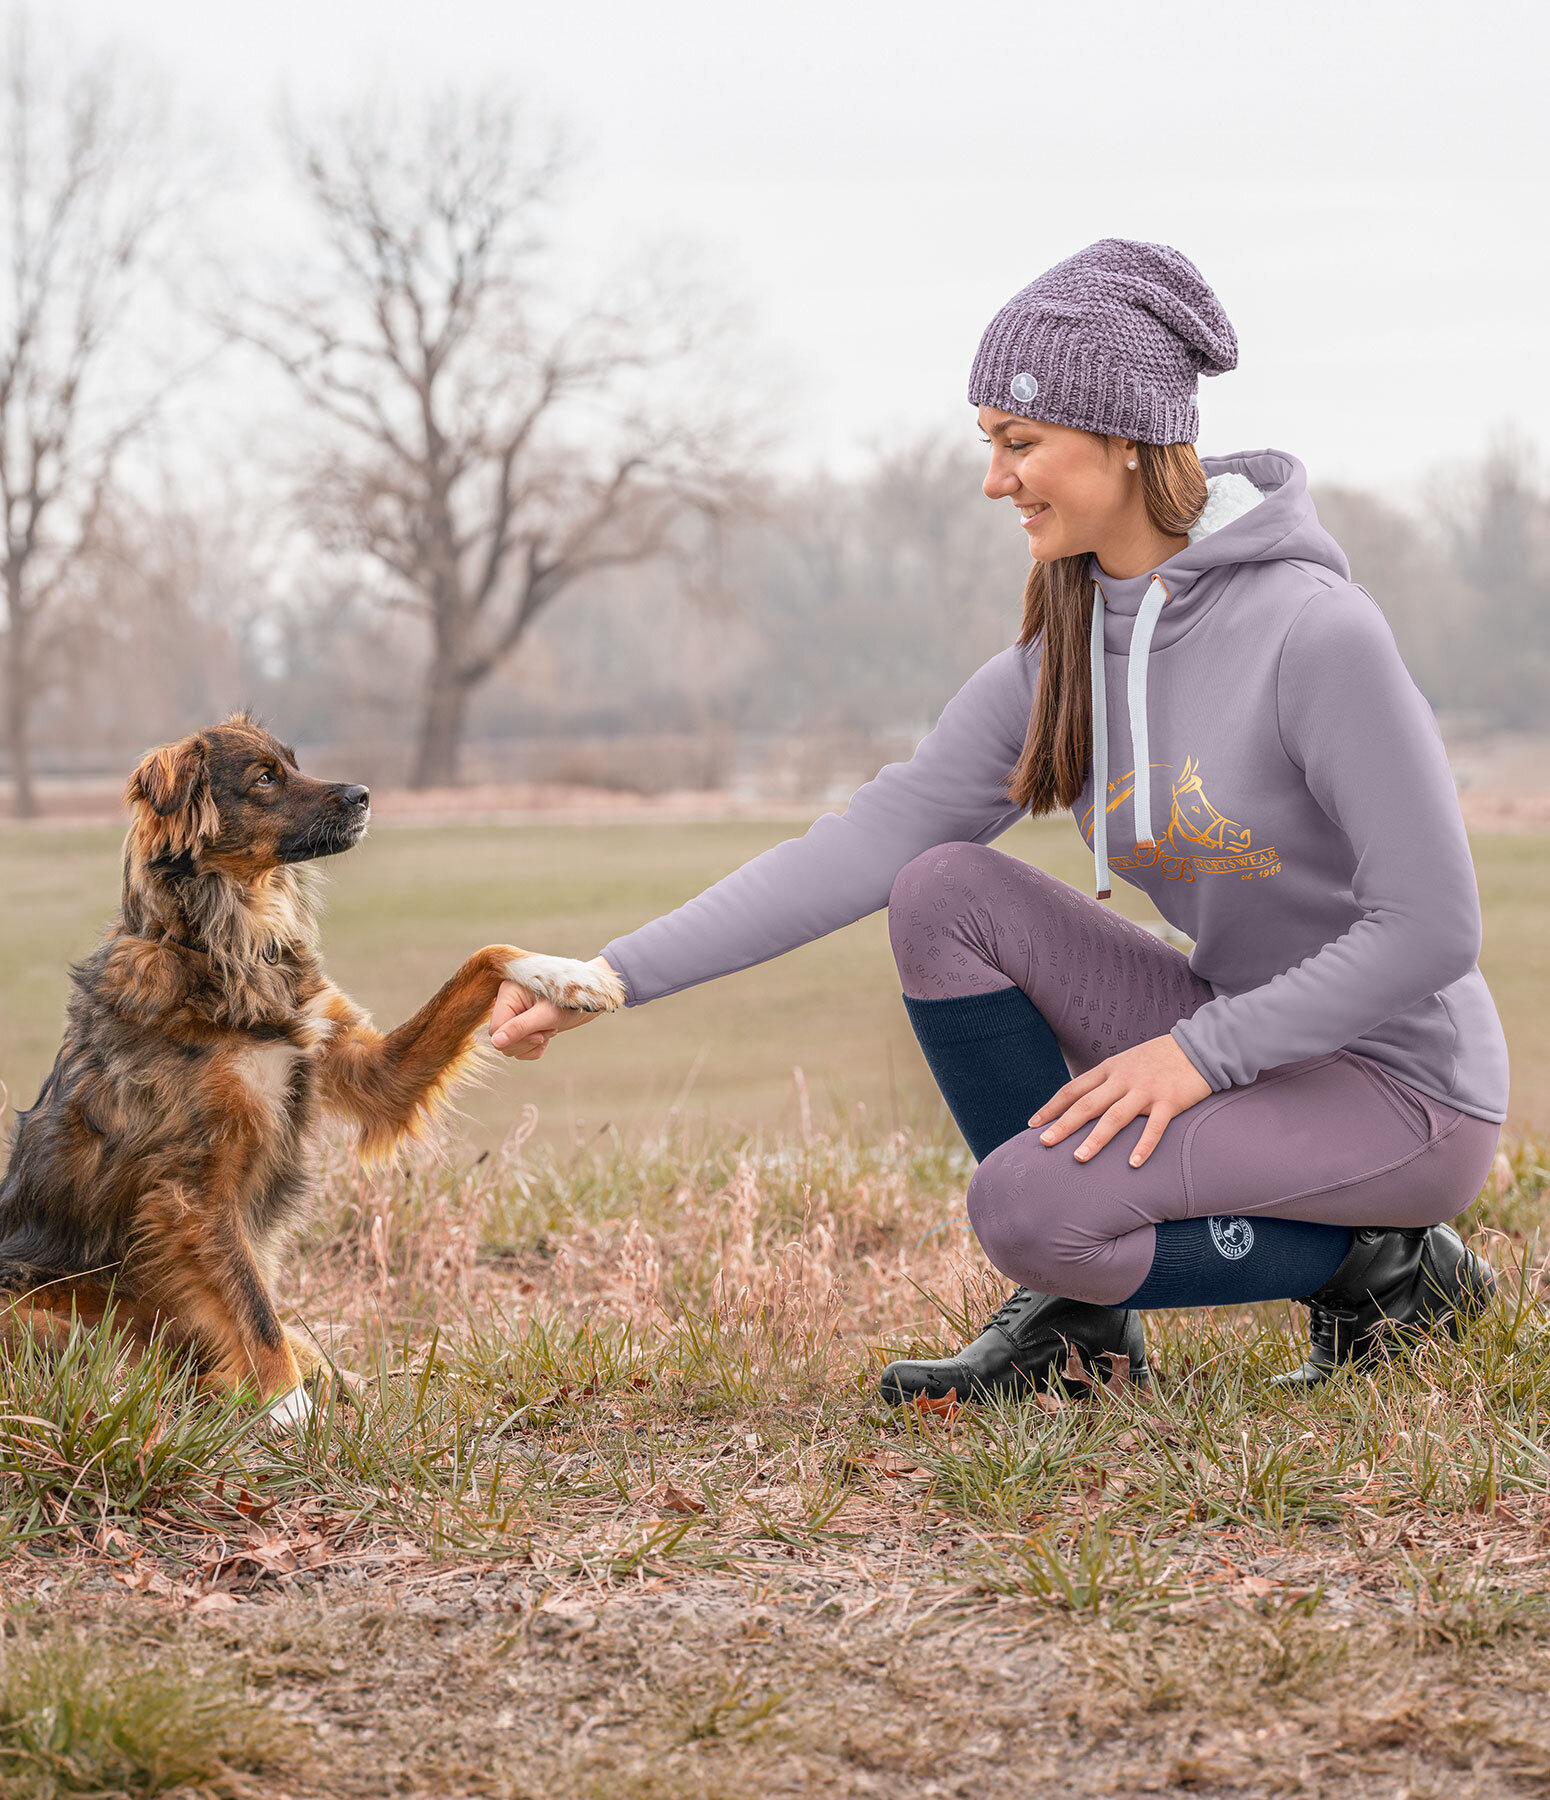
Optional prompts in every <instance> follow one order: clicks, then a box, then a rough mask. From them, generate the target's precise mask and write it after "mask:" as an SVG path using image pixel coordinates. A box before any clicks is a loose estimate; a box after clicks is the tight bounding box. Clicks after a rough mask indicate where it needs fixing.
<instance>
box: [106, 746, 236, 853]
mask: <svg viewBox="0 0 1550 1800" xmlns="http://www.w3.org/2000/svg"><path fill="white" fill-rule="evenodd" d="M124 800H125V802H126V804H127V805H128V806H129V807H130V808H131V810H133V811H134V812H135V814H136V816H137V823H140V824H143V825H144V826H147V827H149V829H148V830H144V831H142V834H141V835H142V837H143V838H144V839H145V840H146V845H145V847H146V848H147V850H149V851H150V852H151V853H152V854H159V853H163V852H166V851H171V852H173V853H174V854H176V853H181V852H183V851H187V850H194V849H197V848H198V846H199V845H200V844H201V843H203V842H204V840H205V839H206V838H209V837H213V836H214V835H215V833H216V832H217V831H218V830H219V828H220V815H219V814H218V813H217V811H216V808H215V802H214V800H213V798H212V797H211V794H210V784H209V780H208V768H207V765H206V760H205V747H204V745H203V743H201V742H200V740H199V739H198V738H197V737H186V738H182V739H180V740H179V741H178V742H177V743H176V744H163V745H162V746H161V748H160V749H159V750H149V751H147V752H146V754H145V755H144V756H143V757H142V758H141V760H140V766H139V767H138V768H137V769H136V770H135V772H134V774H133V775H131V776H130V777H129V784H128V786H127V787H126V788H125V789H124ZM147 809H148V810H149V811H150V812H151V813H152V814H153V815H154V823H153V822H152V820H149V819H146V818H145V816H144V815H145V812H146V810H147ZM152 839H154V840H155V842H154V844H153V843H152V842H151V840H152Z"/></svg>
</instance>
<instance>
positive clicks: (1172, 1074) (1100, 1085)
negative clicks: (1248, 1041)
mask: <svg viewBox="0 0 1550 1800" xmlns="http://www.w3.org/2000/svg"><path fill="white" fill-rule="evenodd" d="M1211 1091H1212V1088H1211V1084H1210V1083H1209V1082H1208V1081H1207V1080H1206V1078H1205V1076H1204V1075H1202V1074H1201V1073H1200V1071H1199V1069H1197V1068H1196V1067H1195V1065H1194V1064H1193V1063H1192V1062H1191V1061H1190V1060H1189V1058H1188V1057H1187V1056H1186V1055H1185V1054H1184V1052H1183V1051H1182V1050H1181V1049H1180V1048H1179V1045H1178V1041H1177V1040H1176V1039H1175V1038H1173V1037H1172V1036H1169V1037H1155V1038H1148V1039H1147V1040H1146V1042H1145V1043H1144V1044H1133V1045H1132V1046H1131V1047H1130V1049H1128V1050H1121V1051H1120V1052H1119V1053H1118V1055H1116V1056H1109V1057H1105V1059H1104V1060H1103V1061H1102V1062H1101V1063H1098V1064H1096V1065H1095V1066H1094V1067H1093V1068H1091V1069H1089V1070H1088V1071H1087V1072H1086V1073H1085V1074H1083V1075H1078V1076H1076V1077H1075V1078H1074V1079H1073V1080H1071V1081H1068V1082H1067V1083H1066V1085H1065V1086H1064V1087H1063V1088H1061V1089H1060V1090H1059V1092H1058V1093H1055V1094H1052V1095H1051V1096H1050V1097H1049V1099H1048V1100H1046V1101H1045V1102H1044V1104H1043V1105H1042V1106H1041V1107H1040V1108H1039V1110H1038V1111H1037V1112H1036V1113H1035V1114H1034V1115H1033V1117H1032V1118H1031V1119H1030V1120H1029V1121H1028V1124H1029V1127H1030V1128H1032V1127H1033V1126H1036V1125H1042V1124H1044V1122H1045V1121H1046V1120H1048V1121H1050V1123H1049V1124H1048V1126H1047V1127H1046V1129H1045V1130H1043V1131H1041V1132H1040V1133H1039V1141H1040V1143H1044V1144H1058V1143H1059V1142H1060V1140H1061V1139H1062V1138H1064V1137H1069V1136H1070V1135H1071V1133H1072V1132H1073V1131H1079V1130H1080V1129H1081V1128H1082V1126H1083V1125H1085V1124H1086V1123H1087V1121H1088V1120H1089V1119H1097V1121H1098V1123H1097V1124H1096V1125H1095V1126H1094V1127H1093V1128H1092V1130H1091V1131H1090V1132H1088V1134H1087V1136H1086V1137H1085V1138H1084V1139H1083V1141H1082V1143H1081V1145H1080V1146H1079V1147H1078V1149H1077V1151H1076V1155H1077V1157H1078V1159H1079V1160H1080V1161H1082V1162H1086V1161H1087V1160H1088V1158H1089V1157H1091V1156H1093V1155H1095V1154H1096V1153H1097V1152H1098V1151H1099V1150H1101V1149H1102V1148H1103V1146H1104V1145H1105V1144H1106V1143H1108V1141H1109V1139H1110V1138H1111V1137H1113V1136H1114V1134H1115V1132H1116V1131H1119V1130H1121V1129H1122V1128H1123V1127H1124V1126H1126V1125H1128V1124H1129V1123H1130V1121H1131V1120H1132V1119H1133V1118H1135V1117H1136V1115H1137V1114H1138V1113H1146V1114H1147V1124H1146V1129H1145V1131H1143V1132H1142V1133H1141V1141H1140V1142H1139V1143H1138V1144H1137V1145H1136V1147H1135V1149H1134V1151H1133V1152H1132V1153H1131V1157H1130V1163H1131V1167H1132V1168H1139V1167H1140V1166H1141V1164H1142V1163H1144V1162H1145V1161H1146V1159H1147V1158H1148V1157H1149V1156H1150V1155H1151V1154H1152V1151H1153V1150H1154V1149H1156V1147H1157V1142H1158V1139H1159V1138H1161V1136H1162V1134H1163V1133H1164V1132H1165V1131H1166V1130H1167V1129H1168V1121H1169V1120H1170V1119H1174V1118H1177V1117H1178V1115H1179V1114H1180V1113H1181V1112H1187V1111H1188V1110H1189V1108H1190V1107H1192V1106H1193V1105H1194V1104H1195V1102H1196V1101H1197V1100H1204V1099H1205V1097H1206V1095H1207V1094H1209V1093H1210V1092H1211Z"/></svg>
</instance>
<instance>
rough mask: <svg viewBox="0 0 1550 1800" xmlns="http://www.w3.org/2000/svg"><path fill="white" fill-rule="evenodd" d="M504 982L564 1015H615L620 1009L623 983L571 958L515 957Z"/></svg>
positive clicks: (590, 964) (614, 976)
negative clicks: (546, 1002)
mask: <svg viewBox="0 0 1550 1800" xmlns="http://www.w3.org/2000/svg"><path fill="white" fill-rule="evenodd" d="M506 978H507V980H508V981H514V982H516V984H517V986H518V987H522V988H526V989H527V991H528V992H529V993H530V994H531V995H532V996H533V998H534V999H535V1000H547V1001H549V1002H550V1004H551V1005H553V1006H558V1007H560V1008H561V1009H562V1010H563V1011H565V1012H586V1013H605V1012H617V1011H618V1010H619V1008H620V1007H621V1006H623V1005H624V983H623V982H622V981H621V980H620V979H619V977H618V976H617V975H615V974H614V972H613V970H612V969H608V968H601V969H600V968H598V967H597V966H596V965H595V964H593V963H585V962H578V961H577V960H576V959H575V958H574V957H571V956H537V955H532V956H515V957H513V958H512V959H511V961H510V962H508V963H507V964H506Z"/></svg>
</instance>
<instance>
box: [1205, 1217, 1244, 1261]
mask: <svg viewBox="0 0 1550 1800" xmlns="http://www.w3.org/2000/svg"><path fill="white" fill-rule="evenodd" d="M1211 1242H1212V1243H1213V1244H1215V1245H1216V1248H1217V1253H1218V1255H1221V1256H1225V1257H1226V1258H1227V1260H1228V1262H1236V1261H1237V1260H1238V1258H1239V1257H1240V1256H1247V1255H1248V1253H1249V1252H1250V1251H1251V1250H1252V1249H1253V1248H1254V1227H1253V1226H1252V1225H1251V1224H1250V1223H1249V1222H1248V1220H1247V1219H1240V1218H1239V1217H1238V1215H1237V1214H1236V1213H1222V1214H1221V1215H1220V1216H1216V1217H1213V1218H1212V1220H1211Z"/></svg>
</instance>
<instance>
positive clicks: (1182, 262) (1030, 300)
mask: <svg viewBox="0 0 1550 1800" xmlns="http://www.w3.org/2000/svg"><path fill="white" fill-rule="evenodd" d="M1237 362H1238V339H1237V337H1236V335H1235V334H1234V332H1233V328H1232V326H1231V324H1230V323H1229V322H1228V318H1227V315H1226V313H1224V312H1223V311H1222V305H1221V302H1220V301H1219V300H1218V299H1217V297H1216V295H1215V294H1213V293H1212V292H1211V289H1210V287H1209V286H1208V285H1207V284H1206V280H1205V277H1204V276H1203V275H1202V274H1201V273H1200V271H1199V269H1197V268H1196V267H1195V265H1194V264H1193V263H1192V262H1191V261H1190V260H1189V258H1188V257H1187V256H1181V255H1180V254H1179V252H1178V251H1177V250H1174V249H1171V248H1170V247H1169V246H1168V245H1167V244H1139V243H1134V242H1132V241H1131V240H1130V239H1129V238H1100V239H1099V240H1098V242H1097V243H1096V244H1089V245H1088V246H1087V248H1086V249H1085V250H1078V251H1077V253H1076V255H1075V256H1068V257H1067V258H1066V260H1065V261H1064V262H1059V263H1056V264H1055V266H1054V268H1053V269H1047V270H1046V271H1045V272H1044V274H1042V275H1041V276H1040V277H1039V278H1038V280H1037V281H1035V282H1032V283H1030V284H1029V286H1027V287H1025V288H1024V289H1023V291H1022V292H1021V293H1020V294H1016V295H1014V296H1013V298H1012V299H1010V300H1008V301H1007V303H1006V305H1005V306H1003V307H1002V308H1001V310H1000V312H998V313H997V314H996V316H995V318H993V319H992V320H991V321H990V324H989V325H988V326H987V327H986V330H985V335H984V337H982V338H981V339H980V347H979V351H978V353H977V354H976V356H975V358H974V368H973V370H972V371H971V372H970V375H969V403H970V404H971V405H972V406H994V407H998V408H999V409H1000V410H1001V411H1002V412H1010V413H1020V414H1021V415H1022V416H1023V417H1024V418H1025V419H1047V420H1048V421H1049V422H1050V423H1051V424H1052V425H1075V426H1078V427H1079V428H1080V429H1081V430H1083V431H1101V432H1105V433H1107V434H1108V435H1110V436H1113V437H1128V438H1135V439H1136V440H1137V442H1138V443H1146V444H1192V443H1194V441H1195V439H1196V437H1197V436H1198V435H1199V432H1200V414H1199V412H1198V410H1197V409H1196V406H1195V378H1196V376H1197V375H1200V374H1206V375H1220V374H1222V373H1223V372H1224V371H1225V370H1227V369H1231V368H1235V367H1236V366H1237Z"/></svg>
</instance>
